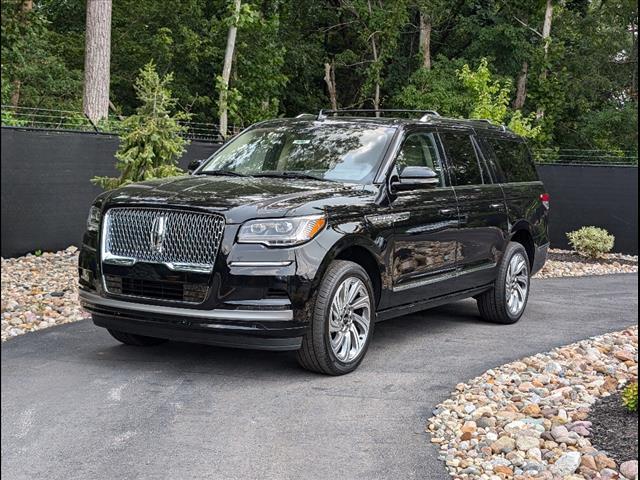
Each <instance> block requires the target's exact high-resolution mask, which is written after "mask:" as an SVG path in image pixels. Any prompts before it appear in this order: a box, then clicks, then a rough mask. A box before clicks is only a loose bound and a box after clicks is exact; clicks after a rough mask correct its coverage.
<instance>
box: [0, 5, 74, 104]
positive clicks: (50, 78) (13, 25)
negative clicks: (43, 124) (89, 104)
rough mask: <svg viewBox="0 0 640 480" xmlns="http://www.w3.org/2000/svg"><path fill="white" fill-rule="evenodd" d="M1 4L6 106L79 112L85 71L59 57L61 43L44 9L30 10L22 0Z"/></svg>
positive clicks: (3, 97) (35, 7)
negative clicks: (77, 110) (74, 110)
mask: <svg viewBox="0 0 640 480" xmlns="http://www.w3.org/2000/svg"><path fill="white" fill-rule="evenodd" d="M0 5H1V9H2V12H1V14H2V17H1V18H2V82H3V86H2V103H3V104H8V103H16V104H17V105H20V106H27V107H41V108H42V107H46V108H56V109H69V110H73V109H79V107H80V106H81V105H82V72H81V71H80V70H77V69H75V68H73V67H70V66H69V65H67V64H66V62H65V61H64V59H63V58H61V57H60V55H59V54H58V52H59V51H58V48H57V46H58V42H57V41H56V38H55V34H53V33H52V31H51V28H50V27H51V25H50V21H49V20H48V19H47V16H46V14H45V13H46V12H44V11H43V8H41V7H40V6H39V4H38V3H35V2H34V4H33V6H32V8H30V9H29V8H26V6H25V2H23V1H21V0H6V1H3V2H1V3H0ZM81 58H82V57H81Z"/></svg>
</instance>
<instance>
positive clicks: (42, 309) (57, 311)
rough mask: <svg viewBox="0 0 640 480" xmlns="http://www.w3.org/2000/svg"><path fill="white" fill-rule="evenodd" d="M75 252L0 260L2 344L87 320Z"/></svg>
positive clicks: (575, 263) (626, 264)
mask: <svg viewBox="0 0 640 480" xmlns="http://www.w3.org/2000/svg"><path fill="white" fill-rule="evenodd" d="M77 264H78V250H77V248H76V247H69V248H67V249H66V250H64V251H61V252H57V253H49V252H45V253H43V254H42V255H39V256H36V255H26V256H24V257H20V258H10V259H5V258H3V259H2V341H5V340H7V339H9V338H11V337H15V336H16V335H21V334H23V333H27V332H31V331H33V330H40V329H42V328H47V327H51V326H54V325H60V324H63V323H68V322H75V321H77V320H82V319H84V318H87V317H88V315H87V314H86V313H85V312H84V311H83V310H81V309H80V306H79V305H78V301H77V292H78V288H77V270H76V268H77ZM637 271H638V257H637V256H629V255H621V254H608V255H606V256H605V257H603V258H602V259H598V260H591V259H586V258H583V257H580V256H578V255H576V254H574V253H572V252H569V251H565V250H554V249H552V250H550V251H549V260H548V261H547V263H546V265H545V267H544V268H543V269H542V270H541V271H540V272H539V273H537V274H536V277H539V278H551V277H566V276H580V275H603V274H608V273H629V272H637Z"/></svg>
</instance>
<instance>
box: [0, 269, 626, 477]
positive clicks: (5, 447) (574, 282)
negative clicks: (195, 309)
mask: <svg viewBox="0 0 640 480" xmlns="http://www.w3.org/2000/svg"><path fill="white" fill-rule="evenodd" d="M637 312H638V281H637V276H636V275H616V276H606V277H584V278H576V279H554V280H536V281H534V283H533V287H532V293H531V298H530V303H529V307H528V310H527V313H526V314H525V317H524V318H523V319H522V321H521V322H520V323H518V324H516V325H513V326H507V327H505V326H496V325H489V324H485V323H482V322H481V321H480V320H479V319H478V317H477V310H476V307H475V302H473V301H464V302H458V303H456V304H453V305H449V306H446V307H442V308H438V309H435V310H430V311H427V312H424V313H421V314H416V315H410V316H407V317H403V318H399V319H396V320H390V321H388V322H384V323H380V324H378V325H377V326H376V332H375V337H374V340H373V342H372V345H371V348H370V350H369V353H368V355H367V358H366V359H365V361H364V363H363V364H362V365H361V367H360V368H359V369H358V370H357V371H356V372H354V373H353V374H351V375H347V376H344V377H324V376H320V375H315V374H311V373H307V372H305V371H303V370H301V369H299V368H298V367H297V365H296V363H295V359H294V355H293V354H291V353H268V352H255V351H244V350H232V349H224V348H216V347H208V346H199V345H190V344H177V343H173V344H172V343H169V344H164V345H161V346H159V347H151V348H142V349H141V348H135V347H126V346H121V345H119V344H118V343H117V342H116V341H115V340H113V339H111V337H110V336H109V335H108V334H107V332H106V331H103V330H102V329H98V328H97V327H94V326H93V324H92V323H90V322H89V321H83V322H79V323H74V324H68V325H64V326H61V327H57V328H53V329H49V330H45V331H41V332H37V333H32V334H28V335H24V336H21V337H18V338H15V339H12V340H10V341H8V342H7V343H5V344H3V346H2V474H3V478H4V479H8V480H12V479H47V480H51V479H65V480H67V479H98V478H99V479H111V478H113V479H116V478H153V479H164V478H168V479H191V478H207V479H271V478H274V479H333V478H341V479H348V480H350V479H387V478H388V479H391V478H393V479H396V478H402V479H412V478H420V479H428V480H437V479H444V478H447V476H446V473H445V470H444V469H443V467H442V466H441V464H440V462H439V461H438V460H437V450H436V449H435V448H434V447H432V446H431V444H430V443H429V437H428V435H427V434H426V433H425V432H424V428H425V424H426V421H427V419H428V418H429V416H430V412H431V411H432V409H433V408H434V407H435V405H436V404H437V403H438V402H440V401H442V400H444V399H445V398H446V397H447V396H448V394H449V392H450V390H451V389H452V388H453V386H455V384H456V383H458V382H461V381H465V380H467V379H469V378H472V377H474V376H476V375H479V374H480V373H482V372H483V371H485V370H487V369H489V368H491V367H494V366H497V365H500V364H503V363H506V362H508V361H511V360H514V359H517V358H519V357H522V356H525V355H528V354H533V353H536V352H540V351H546V350H549V349H551V348H553V347H555V346H559V345H563V344H567V343H571V342H574V341H577V340H580V339H583V338H585V337H588V336H592V335H596V334H600V333H604V332H608V331H613V330H618V329H622V328H624V327H626V326H628V325H631V324H633V323H635V322H636V321H637Z"/></svg>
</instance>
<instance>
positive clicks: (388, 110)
mask: <svg viewBox="0 0 640 480" xmlns="http://www.w3.org/2000/svg"><path fill="white" fill-rule="evenodd" d="M353 113H375V114H376V116H380V114H386V113H420V114H422V117H421V118H424V117H425V116H427V115H433V116H436V117H439V116H440V114H438V112H436V111H435V110H405V109H400V108H379V109H377V110H376V109H373V108H354V109H342V110H340V109H339V110H320V112H319V113H318V120H324V119H325V118H327V116H328V115H333V116H338V115H349V114H353Z"/></svg>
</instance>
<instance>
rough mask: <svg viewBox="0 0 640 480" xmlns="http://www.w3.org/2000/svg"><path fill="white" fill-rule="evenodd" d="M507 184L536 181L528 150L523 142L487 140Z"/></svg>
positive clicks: (534, 169)
mask: <svg viewBox="0 0 640 480" xmlns="http://www.w3.org/2000/svg"><path fill="white" fill-rule="evenodd" d="M487 142H489V145H491V148H493V151H494V153H495V154H496V158H497V159H498V163H499V164H500V167H501V168H502V171H503V172H504V176H505V177H506V181H507V182H533V181H535V180H536V179H537V174H536V167H535V166H534V165H533V161H532V160H531V155H529V149H528V148H527V145H526V144H525V143H524V142H518V141H514V140H508V139H504V138H500V139H498V138H488V139H487Z"/></svg>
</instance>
